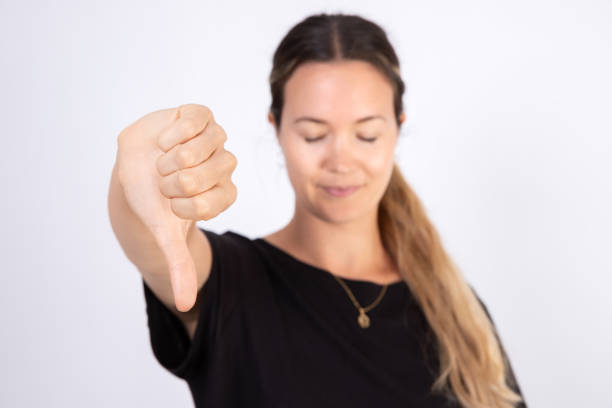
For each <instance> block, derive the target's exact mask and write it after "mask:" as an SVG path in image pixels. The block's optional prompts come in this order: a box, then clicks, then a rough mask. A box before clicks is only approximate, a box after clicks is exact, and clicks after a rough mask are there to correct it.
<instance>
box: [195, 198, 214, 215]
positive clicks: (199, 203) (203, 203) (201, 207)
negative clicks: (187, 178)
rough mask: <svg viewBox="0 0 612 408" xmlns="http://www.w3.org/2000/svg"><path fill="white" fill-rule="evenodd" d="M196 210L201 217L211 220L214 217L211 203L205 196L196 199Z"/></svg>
mask: <svg viewBox="0 0 612 408" xmlns="http://www.w3.org/2000/svg"><path fill="white" fill-rule="evenodd" d="M194 205H195V211H196V213H197V214H198V217H199V218H202V219H204V220H209V219H211V218H212V213H211V208H210V203H209V202H208V200H206V198H204V197H201V196H200V197H197V199H195V200H194Z"/></svg>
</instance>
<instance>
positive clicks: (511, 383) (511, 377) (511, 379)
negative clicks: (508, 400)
mask: <svg viewBox="0 0 612 408" xmlns="http://www.w3.org/2000/svg"><path fill="white" fill-rule="evenodd" d="M470 287H471V288H472V292H474V295H476V299H478V302H480V304H481V306H482V308H483V309H484V311H485V313H486V314H487V317H488V318H489V320H490V321H491V323H492V324H493V328H494V329H495V337H496V338H497V342H498V343H499V347H500V349H501V352H502V357H503V359H504V363H505V364H506V368H507V373H508V375H507V378H506V384H508V387H510V388H511V389H512V390H513V391H514V392H516V393H517V394H519V395H520V396H521V397H522V398H523V401H522V402H520V403H518V404H517V405H516V408H527V403H526V402H525V399H524V398H525V396H524V395H523V392H522V391H521V388H520V387H519V384H518V381H517V379H516V376H515V374H514V370H513V369H512V364H511V363H510V358H509V357H508V354H507V353H506V349H505V348H504V344H503V342H502V341H501V337H500V335H499V333H498V332H497V327H496V326H495V322H494V321H493V317H491V313H489V310H488V309H487V306H486V305H485V303H484V301H483V300H482V299H481V298H480V297H479V296H478V294H476V290H475V289H474V288H473V287H472V286H471V285H470Z"/></svg>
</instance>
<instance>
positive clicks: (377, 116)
mask: <svg viewBox="0 0 612 408" xmlns="http://www.w3.org/2000/svg"><path fill="white" fill-rule="evenodd" d="M372 119H382V120H384V121H386V120H387V119H386V118H385V117H384V116H381V115H369V116H364V117H363V118H360V119H357V120H356V121H355V123H362V122H366V121H368V120H372ZM301 121H308V122H314V123H321V124H324V125H325V124H327V122H326V121H324V120H323V119H318V118H313V117H312V116H300V117H299V118H297V119H296V120H294V121H293V123H298V122H301Z"/></svg>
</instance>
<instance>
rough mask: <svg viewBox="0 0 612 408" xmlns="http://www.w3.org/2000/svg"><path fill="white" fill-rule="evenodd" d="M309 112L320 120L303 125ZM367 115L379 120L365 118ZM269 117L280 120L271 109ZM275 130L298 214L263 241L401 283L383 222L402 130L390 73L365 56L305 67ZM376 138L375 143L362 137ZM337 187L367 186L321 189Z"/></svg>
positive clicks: (340, 271)
mask: <svg viewBox="0 0 612 408" xmlns="http://www.w3.org/2000/svg"><path fill="white" fill-rule="evenodd" d="M304 116H307V117H311V118H315V119H317V120H319V121H320V122H321V123H316V122H314V121H309V120H305V121H298V122H297V123H296V119H298V118H300V117H304ZM368 116H379V118H375V119H370V120H366V121H363V122H358V119H360V118H364V117H368ZM268 120H269V122H270V123H271V124H272V125H274V124H275V123H274V117H273V116H272V114H271V113H269V114H268ZM404 120H405V115H404V114H403V113H402V115H401V117H400V121H401V122H402V123H403V122H404ZM275 132H276V137H277V140H278V142H279V144H280V146H281V148H282V151H283V155H284V157H285V163H286V168H287V172H288V176H289V179H290V182H291V184H292V186H293V189H294V191H295V212H294V215H293V218H292V219H291V221H290V222H289V223H288V224H287V225H286V226H285V227H284V228H282V229H281V230H279V231H276V232H274V233H272V234H269V235H267V236H264V237H263V239H265V240H266V241H268V242H269V243H271V244H272V245H275V246H277V247H279V248H280V249H282V250H284V251H285V252H288V253H289V254H291V255H292V256H294V257H295V258H297V259H299V260H301V261H303V262H306V263H309V264H311V265H314V266H317V267H319V268H322V269H325V270H327V271H329V272H331V273H333V274H334V275H336V276H339V277H342V278H347V279H356V280H366V281H370V282H375V283H378V284H387V283H393V282H397V281H399V280H400V279H401V276H400V275H399V273H398V271H397V270H396V268H395V267H394V266H393V263H392V261H391V259H390V257H389V255H388V254H387V253H386V251H385V250H384V247H383V245H382V240H381V236H380V232H379V230H378V224H377V211H378V204H379V202H380V200H381V198H382V196H383V194H384V192H385V189H386V187H387V185H388V183H389V180H390V177H391V174H392V170H393V163H394V153H395V148H396V145H397V138H398V134H399V128H398V126H397V123H396V121H395V118H394V109H393V89H392V87H391V84H390V83H389V82H388V80H387V79H386V77H385V76H384V75H383V74H381V73H380V72H379V71H378V70H377V69H376V68H375V67H374V66H372V65H371V64H369V63H367V62H363V61H346V60H344V61H334V62H309V63H305V64H302V65H301V66H299V67H298V68H297V69H296V70H295V71H294V73H293V75H292V76H291V77H290V79H289V80H288V81H287V83H286V86H285V105H284V107H283V112H282V119H281V124H280V128H279V129H277V128H276V126H275ZM319 136H323V137H322V138H321V139H320V140H317V141H313V142H307V141H306V139H307V138H308V139H312V138H318V137H319ZM373 137H376V138H377V139H376V140H375V141H374V142H372V143H371V142H367V141H365V140H363V139H362V138H373ZM332 185H340V186H346V185H359V186H361V187H360V188H359V189H357V191H355V192H354V193H353V194H351V195H349V196H347V197H334V196H332V195H330V194H329V193H328V192H326V191H325V190H324V189H323V188H322V187H321V186H332Z"/></svg>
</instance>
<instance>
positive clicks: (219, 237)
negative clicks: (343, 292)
mask: <svg viewBox="0 0 612 408" xmlns="http://www.w3.org/2000/svg"><path fill="white" fill-rule="evenodd" d="M198 228H199V229H200V230H201V231H202V233H204V234H205V235H206V237H207V238H208V240H209V242H210V246H211V251H212V265H211V270H210V275H209V277H208V279H207V280H206V282H205V283H204V285H203V286H202V288H200V290H199V291H198V300H197V302H198V303H199V305H200V306H199V307H200V309H199V312H198V317H197V324H196V330H195V333H194V337H193V340H190V339H189V335H188V333H187V330H186V329H185V327H184V325H183V323H182V322H181V320H180V319H179V318H178V317H177V316H176V315H175V314H174V313H172V312H171V311H170V310H169V309H168V308H167V307H166V305H165V304H164V303H162V302H161V300H159V299H158V298H157V296H155V293H154V292H153V291H152V290H151V288H150V287H149V286H148V285H147V283H146V282H145V280H144V279H143V280H142V283H143V288H144V298H145V304H146V313H147V324H148V328H149V337H150V342H151V348H152V350H153V354H154V356H155V358H156V359H157V361H158V362H159V363H160V364H161V365H162V366H163V367H164V368H165V369H167V370H168V371H170V372H171V373H172V374H174V375H175V376H177V377H179V378H182V379H184V380H189V379H191V378H193V377H194V376H196V375H197V374H198V373H199V372H200V371H201V370H205V369H206V364H207V362H208V360H209V356H210V355H211V353H212V352H213V351H214V348H215V343H216V341H217V339H218V338H219V336H220V333H221V330H222V325H223V322H224V320H225V319H226V318H227V317H228V316H229V314H230V313H231V312H232V311H233V309H234V308H235V306H236V304H237V300H238V299H239V295H238V291H239V279H238V278H239V277H238V276H237V273H238V269H239V267H240V265H239V264H238V263H237V262H236V260H235V257H232V256H228V255H229V254H231V253H236V251H235V248H232V245H235V243H234V242H232V240H231V239H230V237H229V236H228V235H227V234H217V233H215V232H213V231H209V230H205V229H203V228H201V227H199V226H198Z"/></svg>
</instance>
